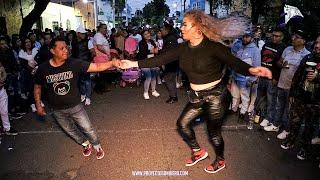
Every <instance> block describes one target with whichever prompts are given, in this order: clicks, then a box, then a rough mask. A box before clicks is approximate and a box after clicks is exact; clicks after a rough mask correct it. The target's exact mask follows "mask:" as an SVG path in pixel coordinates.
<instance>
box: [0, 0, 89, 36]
mask: <svg viewBox="0 0 320 180" xmlns="http://www.w3.org/2000/svg"><path fill="white" fill-rule="evenodd" d="M54 2H58V1H57V0H52V2H50V3H49V4H48V6H47V8H46V9H45V11H44V12H43V13H42V15H41V17H40V19H39V21H38V22H36V23H35V24H34V26H33V28H37V29H41V30H44V29H45V28H49V29H52V30H53V29H55V28H57V27H62V28H63V29H65V30H75V29H76V28H77V27H78V26H83V27H85V28H88V29H94V28H95V27H94V21H95V19H94V7H93V3H83V1H81V0H78V1H67V0H64V1H59V2H60V3H54ZM70 2H71V3H70ZM20 3H21V4H20ZM34 3H35V2H34V1H33V0H10V1H7V0H2V1H0V30H1V33H3V32H5V33H7V34H9V35H12V34H18V33H19V30H20V27H21V24H22V18H23V17H25V16H27V15H28V14H29V13H30V12H31V11H32V10H33V8H34V5H35V4H34ZM20 9H21V11H20Z"/></svg>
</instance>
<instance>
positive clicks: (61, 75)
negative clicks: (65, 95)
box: [46, 71, 73, 83]
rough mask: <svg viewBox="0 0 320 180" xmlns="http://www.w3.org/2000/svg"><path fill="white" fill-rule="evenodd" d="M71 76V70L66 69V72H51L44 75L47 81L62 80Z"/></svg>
mask: <svg viewBox="0 0 320 180" xmlns="http://www.w3.org/2000/svg"><path fill="white" fill-rule="evenodd" d="M72 78H73V73H72V71H67V72H62V73H58V74H51V75H48V76H46V79H47V83H55V82H58V81H64V80H67V79H72Z"/></svg>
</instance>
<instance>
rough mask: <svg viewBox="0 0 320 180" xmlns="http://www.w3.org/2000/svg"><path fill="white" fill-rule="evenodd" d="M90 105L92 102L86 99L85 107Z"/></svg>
mask: <svg viewBox="0 0 320 180" xmlns="http://www.w3.org/2000/svg"><path fill="white" fill-rule="evenodd" d="M90 104H91V100H90V99H89V98H86V101H85V102H84V105H86V106H89V105H90Z"/></svg>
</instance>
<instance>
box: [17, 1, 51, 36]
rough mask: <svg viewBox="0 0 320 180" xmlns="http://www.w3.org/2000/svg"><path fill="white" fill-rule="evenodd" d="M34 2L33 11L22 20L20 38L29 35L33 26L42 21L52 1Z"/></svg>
mask: <svg viewBox="0 0 320 180" xmlns="http://www.w3.org/2000/svg"><path fill="white" fill-rule="evenodd" d="M34 2H35V5H34V8H33V10H32V11H31V12H30V13H29V14H28V15H27V16H26V17H24V18H22V25H21V27H20V37H25V36H26V35H27V34H28V32H29V31H30V30H31V28H32V26H33V24H34V23H36V22H37V21H38V20H39V19H40V17H41V14H42V13H43V11H44V10H45V9H46V8H47V6H48V4H49V2H50V0H34Z"/></svg>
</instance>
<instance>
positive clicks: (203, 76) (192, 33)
mask: <svg viewBox="0 0 320 180" xmlns="http://www.w3.org/2000/svg"><path fill="white" fill-rule="evenodd" d="M233 22H234V23H233ZM232 23H233V24H232ZM231 27H232V29H235V30H237V31H239V32H236V31H233V32H231V31H229V30H231ZM246 27H247V25H246V23H245V21H240V19H233V18H229V19H227V20H218V19H215V18H212V17H210V16H208V15H205V14H204V13H203V12H201V11H198V10H192V11H189V12H187V13H185V17H184V19H183V24H182V27H181V31H182V35H183V39H184V40H185V41H186V42H184V43H182V44H180V45H179V46H178V47H177V48H174V49H171V50H168V51H166V53H163V54H161V55H159V56H156V57H154V58H151V59H148V60H141V61H138V62H134V61H128V60H123V61H122V65H121V66H122V68H124V69H126V68H130V67H140V68H145V67H156V66H160V65H163V64H167V63H170V61H173V60H176V59H178V60H179V65H180V67H181V69H182V70H183V71H184V72H185V73H186V75H187V76H188V78H189V81H190V86H191V91H190V93H189V102H188V103H187V105H186V106H185V108H184V109H183V111H182V113H181V115H180V117H179V119H178V121H177V126H178V131H179V132H180V134H181V135H182V137H183V139H184V140H185V141H186V143H187V144H188V146H189V147H190V148H191V151H192V156H191V158H190V159H189V160H187V162H186V166H193V165H195V164H196V163H198V162H199V161H201V160H203V159H205V158H206V157H207V156H208V153H207V152H206V151H205V150H204V149H201V148H200V146H199V144H198V142H197V140H196V137H195V132H194V130H193V127H192V122H193V121H194V120H195V119H196V118H197V117H198V116H200V115H201V117H203V119H204V120H205V122H206V125H207V130H208V134H209V138H210V141H211V143H212V144H213V147H214V150H215V153H216V158H215V160H214V162H213V163H212V164H210V165H209V166H208V167H206V168H205V171H206V172H208V173H216V172H218V171H220V170H221V169H223V168H224V167H225V158H224V141H223V138H222V135H221V126H222V122H223V115H224V112H225V109H226V107H227V104H226V103H225V102H226V101H225V99H224V98H225V95H226V87H225V86H224V85H223V84H222V83H221V78H222V76H223V68H224V65H227V66H229V67H231V68H232V69H234V70H235V71H236V72H238V73H240V74H243V75H246V76H247V75H253V76H264V77H268V78H271V77H272V73H271V72H270V71H269V70H268V69H267V68H264V67H252V66H250V65H248V64H247V63H245V62H243V61H241V60H240V59H238V58H236V57H234V56H233V55H232V54H231V53H230V52H229V50H228V48H227V47H226V46H224V45H222V44H221V43H219V42H221V41H222V39H223V38H224V37H226V35H224V33H225V32H226V31H228V32H230V34H233V35H240V32H242V33H243V32H244V30H245V28H246ZM228 28H229V30H228ZM230 34H228V35H230Z"/></svg>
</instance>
